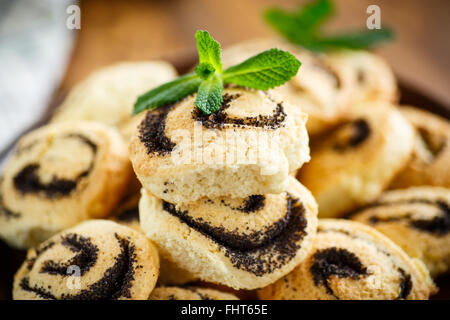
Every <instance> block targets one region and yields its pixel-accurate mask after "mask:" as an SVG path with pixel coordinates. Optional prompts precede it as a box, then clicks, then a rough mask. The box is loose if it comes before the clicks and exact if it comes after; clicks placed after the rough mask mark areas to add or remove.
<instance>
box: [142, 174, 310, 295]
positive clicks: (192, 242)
mask: <svg viewBox="0 0 450 320" xmlns="http://www.w3.org/2000/svg"><path fill="white" fill-rule="evenodd" d="M286 190H287V191H286V192H283V193H282V194H278V195H264V196H253V198H247V199H240V200H237V199H235V200H233V201H230V199H223V198H222V199H221V198H215V199H207V198H204V199H201V200H199V201H198V202H197V203H195V204H191V205H173V204H171V203H168V202H165V201H162V200H160V199H158V198H156V197H154V196H152V195H151V194H150V193H149V192H147V191H145V190H143V196H142V198H141V201H140V204H139V207H140V211H141V226H142V228H143V230H144V232H145V233H146V235H147V236H148V237H149V238H150V239H152V241H154V242H155V244H156V245H157V246H158V248H159V249H160V252H161V254H162V256H165V257H166V258H167V259H169V260H171V261H174V262H175V263H176V264H177V265H178V266H180V267H181V268H183V269H185V270H188V271H189V272H191V273H192V274H193V275H195V276H197V277H199V278H200V279H202V280H204V281H207V282H212V283H220V284H224V285H226V286H229V287H232V288H235V289H241V288H242V289H254V288H258V287H261V286H264V285H267V284H268V283H271V282H273V281H274V280H276V279H278V278H280V277H281V276H283V275H284V274H286V273H288V272H289V271H290V270H292V268H294V266H295V265H296V264H297V263H298V262H300V261H301V260H302V259H303V257H304V256H305V255H306V254H307V252H308V251H309V249H310V247H311V244H312V240H313V238H314V234H315V230H316V223H317V218H316V214H317V206H316V203H315V201H314V199H313V197H312V196H311V194H310V193H309V192H308V190H306V188H304V187H303V186H302V185H301V184H300V183H298V182H297V181H296V180H295V179H294V178H292V177H291V178H290V179H289V186H288V188H287V189H286Z"/></svg>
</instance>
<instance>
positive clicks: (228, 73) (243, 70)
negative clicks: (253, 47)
mask: <svg viewBox="0 0 450 320" xmlns="http://www.w3.org/2000/svg"><path fill="white" fill-rule="evenodd" d="M299 67H300V61H298V60H297V59H296V58H294V57H293V56H292V55H291V54H290V53H289V52H286V51H282V50H280V49H269V50H267V51H264V52H261V53H260V54H257V55H256V56H253V57H251V58H249V59H247V60H245V61H244V62H242V63H240V64H238V65H235V66H232V67H229V68H228V69H227V70H225V71H224V73H223V81H224V82H225V83H234V84H237V85H240V86H244V87H250V88H255V89H260V90H267V89H271V88H274V87H277V86H280V85H282V84H283V83H285V82H286V81H287V80H289V79H290V78H292V77H293V76H295V75H296V74H297V70H298V68H299Z"/></svg>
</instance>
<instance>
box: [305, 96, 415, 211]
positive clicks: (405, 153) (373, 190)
mask: <svg viewBox="0 0 450 320" xmlns="http://www.w3.org/2000/svg"><path fill="white" fill-rule="evenodd" d="M413 141H414V132H413V129H412V127H411V125H410V124H409V123H408V121H407V120H406V119H405V118H404V117H403V116H402V115H401V114H400V112H398V111H397V110H396V109H395V108H394V106H392V105H390V104H389V103H386V102H383V101H377V102H365V103H362V104H360V105H358V108H355V109H354V111H353V113H352V115H351V116H349V117H348V118H347V120H346V121H344V122H343V123H342V124H340V125H339V126H338V127H337V128H336V129H334V130H332V131H331V132H330V133H328V134H327V135H325V136H323V137H318V138H317V139H315V141H312V146H311V161H310V162H309V163H308V164H306V165H305V166H304V167H303V168H302V169H300V170H299V173H298V175H297V178H298V179H299V180H300V181H301V182H302V183H304V184H305V186H306V187H307V188H308V189H309V190H311V192H312V193H313V195H314V196H315V197H316V199H317V202H318V203H319V208H320V209H319V217H323V218H328V217H339V216H342V215H343V214H345V213H346V212H348V211H350V210H352V209H353V208H355V207H357V206H359V205H362V204H365V203H369V202H371V201H373V200H374V199H376V198H377V197H378V196H379V195H380V194H381V192H382V191H383V190H384V189H385V188H387V186H388V185H389V183H390V182H391V180H392V179H393V177H394V176H395V175H396V174H397V173H398V172H399V171H400V170H402V169H403V168H404V166H405V165H406V163H407V161H408V160H409V158H410V155H411V152H412V148H413Z"/></svg>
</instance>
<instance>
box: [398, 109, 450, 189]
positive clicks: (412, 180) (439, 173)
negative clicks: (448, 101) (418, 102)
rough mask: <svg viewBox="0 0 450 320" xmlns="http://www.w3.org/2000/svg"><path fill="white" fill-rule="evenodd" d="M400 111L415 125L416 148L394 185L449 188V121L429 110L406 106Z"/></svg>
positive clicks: (401, 186) (399, 186)
mask: <svg viewBox="0 0 450 320" xmlns="http://www.w3.org/2000/svg"><path fill="white" fill-rule="evenodd" d="M400 111H401V113H402V114H403V116H405V118H406V119H408V121H410V122H411V124H412V125H413V127H414V128H415V129H416V138H415V142H414V151H413V156H412V158H411V160H410V161H409V163H408V165H407V166H406V168H405V169H404V170H402V171H401V172H400V173H399V174H398V175H397V176H396V177H395V179H394V181H393V182H392V184H391V188H393V189H397V188H406V187H410V186H420V185H432V186H441V187H446V188H450V122H449V121H448V120H446V119H444V118H441V117H439V116H437V115H435V114H432V113H430V112H428V111H424V110H419V109H417V108H414V107H406V106H403V107H401V108H400Z"/></svg>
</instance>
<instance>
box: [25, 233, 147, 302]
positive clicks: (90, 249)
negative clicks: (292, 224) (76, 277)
mask: <svg viewBox="0 0 450 320" xmlns="http://www.w3.org/2000/svg"><path fill="white" fill-rule="evenodd" d="M114 236H115V238H116V240H117V241H118V244H119V246H120V253H119V254H118V255H117V256H115V257H114V264H113V265H112V266H111V267H110V268H108V269H107V270H105V272H104V274H103V276H102V278H100V279H99V280H97V281H96V282H95V283H93V284H91V285H89V286H88V288H86V289H83V290H81V291H79V292H78V293H76V294H65V293H63V294H62V295H61V297H56V296H55V295H54V294H53V293H52V292H51V291H50V290H49V289H50V288H44V287H41V286H31V285H30V279H29V278H28V276H25V277H23V278H22V280H21V281H20V287H21V288H22V290H25V291H29V292H33V293H35V294H36V295H37V296H39V297H41V298H43V299H49V300H57V299H61V300H114V299H118V298H121V297H124V298H131V292H130V289H131V287H132V285H133V281H134V274H135V269H136V268H140V267H141V266H139V265H136V262H137V256H136V253H135V246H134V245H133V244H131V243H130V241H129V239H128V238H122V237H120V236H119V235H118V234H114ZM61 243H62V245H63V246H66V247H68V248H69V249H70V250H71V251H72V252H76V253H77V254H76V255H75V257H73V258H72V259H71V260H70V262H76V263H80V264H81V265H78V266H79V267H80V268H81V272H82V274H81V275H83V274H85V273H86V272H87V271H89V270H90V269H91V268H92V267H93V266H94V265H95V263H96V262H97V252H98V250H99V249H98V248H97V247H96V246H95V245H94V244H92V242H91V239H89V238H85V237H82V236H80V235H76V234H69V235H66V236H65V237H63V238H62V239H61ZM54 245H55V243H53V242H50V243H48V244H47V245H45V246H41V247H38V249H37V250H36V253H35V256H34V257H32V258H31V259H28V260H27V261H26V263H27V268H28V270H30V271H31V269H32V268H33V267H34V265H35V263H36V260H37V258H38V257H39V256H40V255H41V254H42V253H44V252H45V251H46V250H49V249H51V248H52V247H53V246H54ZM74 259H75V260H77V261H73V260H74ZM83 264H84V265H83ZM65 266H66V264H57V263H56V262H51V261H45V262H44V263H43V268H42V270H43V271H41V272H45V273H48V274H51V275H55V276H56V275H58V276H67V273H66V272H62V268H63V267H65ZM83 270H84V271H83Z"/></svg>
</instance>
